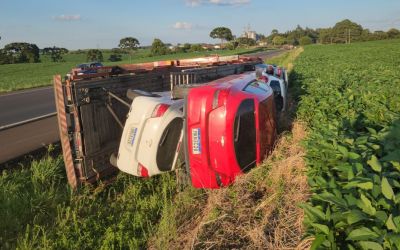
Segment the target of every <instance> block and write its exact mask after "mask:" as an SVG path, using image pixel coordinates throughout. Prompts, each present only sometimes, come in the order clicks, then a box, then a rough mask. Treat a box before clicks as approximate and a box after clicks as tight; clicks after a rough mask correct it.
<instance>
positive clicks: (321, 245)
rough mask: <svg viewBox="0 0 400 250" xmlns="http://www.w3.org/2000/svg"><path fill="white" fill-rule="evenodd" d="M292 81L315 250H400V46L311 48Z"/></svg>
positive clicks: (397, 43)
mask: <svg viewBox="0 0 400 250" xmlns="http://www.w3.org/2000/svg"><path fill="white" fill-rule="evenodd" d="M292 74H293V75H292V77H294V78H295V79H296V80H295V84H299V85H300V86H301V92H302V95H301V97H300V102H299V108H298V111H297V116H298V118H299V119H301V120H303V121H306V123H307V125H308V129H309V135H308V138H307V139H306V140H305V149H306V157H305V158H306V164H307V176H308V184H309V186H310V192H311V197H310V199H309V202H308V203H307V204H303V205H302V207H303V209H304V212H305V214H306V218H305V223H306V225H307V235H311V236H312V237H315V240H314V241H313V244H312V249H400V182H399V181H400V120H399V118H400V41H398V40H394V41H379V42H367V43H359V44H351V45H328V46H310V47H306V48H305V51H304V52H303V53H302V54H301V55H300V56H299V57H298V58H297V60H296V62H295V67H294V71H293V72H292Z"/></svg>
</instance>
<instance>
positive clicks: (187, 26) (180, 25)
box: [172, 22, 194, 30]
mask: <svg viewBox="0 0 400 250" xmlns="http://www.w3.org/2000/svg"><path fill="white" fill-rule="evenodd" d="M172 27H173V28H174V29H176V30H191V29H192V28H193V27H194V26H193V25H192V24H191V23H187V22H176V23H175V24H174V25H173V26H172Z"/></svg>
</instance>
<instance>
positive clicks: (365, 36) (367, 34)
mask: <svg viewBox="0 0 400 250" xmlns="http://www.w3.org/2000/svg"><path fill="white" fill-rule="evenodd" d="M373 39H374V38H373V35H372V33H371V31H370V30H369V29H363V31H362V32H361V36H360V41H370V40H373Z"/></svg>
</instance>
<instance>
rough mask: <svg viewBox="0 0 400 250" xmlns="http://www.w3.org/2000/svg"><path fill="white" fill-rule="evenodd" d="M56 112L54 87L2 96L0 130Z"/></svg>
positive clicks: (0, 102)
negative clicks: (6, 126) (3, 127)
mask: <svg viewBox="0 0 400 250" xmlns="http://www.w3.org/2000/svg"><path fill="white" fill-rule="evenodd" d="M54 112H56V107H55V104H54V90H53V87H45V88H36V89H31V90H22V91H15V92H11V93H7V94H2V95H0V128H1V127H2V126H5V125H10V124H13V123H17V122H21V121H25V120H29V119H32V118H35V117H39V116H43V115H47V114H50V113H54Z"/></svg>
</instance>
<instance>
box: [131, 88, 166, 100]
mask: <svg viewBox="0 0 400 250" xmlns="http://www.w3.org/2000/svg"><path fill="white" fill-rule="evenodd" d="M138 96H147V97H160V96H159V95H157V94H154V93H151V92H147V91H144V90H139V89H128V90H127V91H126V97H128V98H129V99H131V100H133V99H135V98H136V97H138Z"/></svg>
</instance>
